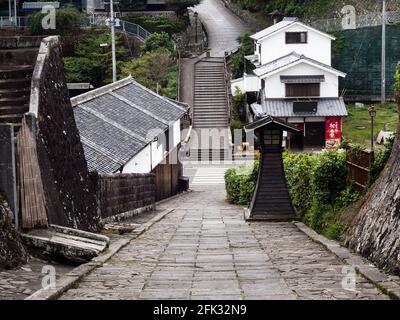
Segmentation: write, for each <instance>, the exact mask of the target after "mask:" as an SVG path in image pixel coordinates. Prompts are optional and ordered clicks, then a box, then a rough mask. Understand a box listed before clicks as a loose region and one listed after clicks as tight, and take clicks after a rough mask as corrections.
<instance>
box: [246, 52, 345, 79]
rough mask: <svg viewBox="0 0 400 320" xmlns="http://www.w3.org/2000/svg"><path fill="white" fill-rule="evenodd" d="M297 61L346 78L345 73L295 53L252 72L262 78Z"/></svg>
mask: <svg viewBox="0 0 400 320" xmlns="http://www.w3.org/2000/svg"><path fill="white" fill-rule="evenodd" d="M298 61H305V62H308V63H311V64H316V65H318V66H320V67H322V68H325V69H327V70H330V71H331V72H333V73H337V74H339V75H340V76H343V77H345V76H346V74H345V73H343V72H341V71H339V70H336V69H335V68H332V67H331V66H329V65H327V64H325V63H322V62H319V61H317V60H314V59H311V58H308V57H306V56H305V55H302V54H299V53H297V52H291V53H289V54H288V55H286V56H283V57H280V58H278V59H276V60H273V61H271V62H268V63H266V64H264V65H262V66H260V67H258V68H257V69H255V70H254V71H253V73H254V74H255V75H256V76H258V77H262V76H265V75H268V74H269V73H271V72H274V71H277V70H279V69H282V68H284V67H286V66H289V65H291V64H293V63H295V62H298Z"/></svg>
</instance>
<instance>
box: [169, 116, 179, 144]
mask: <svg viewBox="0 0 400 320" xmlns="http://www.w3.org/2000/svg"><path fill="white" fill-rule="evenodd" d="M172 128H173V141H172V143H173V144H172V145H173V148H175V147H176V146H177V145H178V144H179V143H180V142H181V120H180V119H179V120H178V121H175V123H174V124H173V126H172ZM170 149H172V148H170Z"/></svg>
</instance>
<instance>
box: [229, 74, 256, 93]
mask: <svg viewBox="0 0 400 320" xmlns="http://www.w3.org/2000/svg"><path fill="white" fill-rule="evenodd" d="M236 88H239V89H240V91H242V92H258V91H259V90H260V89H261V80H260V78H259V77H257V76H255V75H248V74H244V77H243V78H240V79H235V80H232V81H231V92H232V95H233V96H235V95H236Z"/></svg>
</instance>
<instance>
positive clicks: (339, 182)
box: [312, 151, 347, 205]
mask: <svg viewBox="0 0 400 320" xmlns="http://www.w3.org/2000/svg"><path fill="white" fill-rule="evenodd" d="M317 157H318V160H317V162H316V166H315V168H314V173H313V178H312V180H313V181H312V185H313V193H314V198H317V199H318V201H319V202H321V203H322V204H331V205H332V204H333V203H334V202H335V200H336V198H337V197H338V196H339V195H340V194H341V192H342V191H343V190H344V189H345V188H346V179H347V169H346V154H345V153H344V152H339V151H327V152H324V153H323V154H321V155H318V156H317Z"/></svg>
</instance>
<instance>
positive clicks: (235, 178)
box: [225, 161, 259, 206]
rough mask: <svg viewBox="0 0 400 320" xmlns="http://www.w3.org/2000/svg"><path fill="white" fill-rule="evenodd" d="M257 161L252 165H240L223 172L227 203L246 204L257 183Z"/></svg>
mask: <svg viewBox="0 0 400 320" xmlns="http://www.w3.org/2000/svg"><path fill="white" fill-rule="evenodd" d="M258 170H259V161H255V163H254V166H249V165H242V166H240V167H238V168H232V169H229V170H228V171H227V172H226V173H225V187H226V192H227V200H228V202H229V203H232V204H238V205H246V206H248V205H249V204H250V202H251V198H252V197H253V193H254V189H255V187H256V183H257V177H258Z"/></svg>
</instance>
